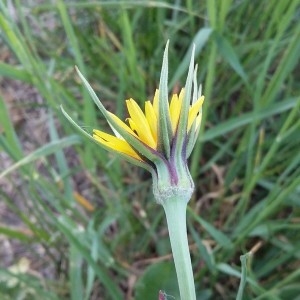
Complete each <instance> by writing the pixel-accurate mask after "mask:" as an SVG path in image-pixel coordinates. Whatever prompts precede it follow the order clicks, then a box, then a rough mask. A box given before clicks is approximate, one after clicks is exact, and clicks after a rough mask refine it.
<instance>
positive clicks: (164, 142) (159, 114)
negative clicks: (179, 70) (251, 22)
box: [63, 43, 204, 203]
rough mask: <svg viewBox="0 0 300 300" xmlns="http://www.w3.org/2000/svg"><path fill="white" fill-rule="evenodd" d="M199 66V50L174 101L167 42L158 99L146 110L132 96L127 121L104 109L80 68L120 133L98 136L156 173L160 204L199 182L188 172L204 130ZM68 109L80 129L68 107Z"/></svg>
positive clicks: (189, 190) (96, 136) (100, 141)
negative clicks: (198, 74) (169, 93)
mask: <svg viewBox="0 0 300 300" xmlns="http://www.w3.org/2000/svg"><path fill="white" fill-rule="evenodd" d="M196 70H197V67H194V50H193V53H192V57H191V62H190V66H189V72H188V77H187V81H186V85H185V88H183V89H182V90H181V91H180V93H179V94H174V95H172V97H171V100H170V101H169V99H168V43H167V46H166V49H165V52H164V58H163V64H162V71H161V78H160V84H159V89H157V90H156V92H155V94H154V98H153V101H152V102H151V101H146V102H145V106H144V109H141V108H140V107H139V105H138V104H137V102H135V101H134V100H133V99H132V98H130V99H128V100H126V105H127V109H128V114H129V117H128V118H127V119H126V120H125V122H123V121H122V120H120V119H119V118H118V117H117V116H116V115H114V114H112V113H111V112H109V111H107V110H106V109H105V108H104V106H103V104H102V103H101V101H100V100H99V99H98V97H97V96H96V94H95V92H94V91H93V89H92V88H91V86H90V85H89V83H88V82H87V80H86V79H85V78H84V77H83V75H82V74H81V73H80V71H79V70H78V69H77V72H78V74H79V76H80V78H81V79H82V81H83V83H84V85H85V86H86V88H87V89H88V91H89V93H90V94H91V96H92V98H93V100H94V102H95V103H96V105H97V106H98V108H99V109H100V110H101V112H102V114H103V115H104V117H105V118H106V119H107V121H108V123H109V125H110V127H111V129H112V131H113V133H114V134H108V133H106V132H104V131H101V130H98V129H94V130H93V135H92V138H93V140H94V141H96V142H97V143H98V144H100V145H101V146H102V147H104V148H105V149H107V150H109V151H113V152H115V153H117V154H118V155H120V156H122V157H124V158H125V159H127V160H128V161H130V162H132V163H134V164H136V165H138V166H141V167H143V168H145V169H147V170H148V171H150V172H151V174H152V177H153V180H154V183H153V190H154V195H155V198H156V200H157V202H159V203H163V202H164V201H166V200H167V199H168V198H170V197H171V196H172V195H173V194H174V193H177V194H178V193H190V194H191V193H192V191H193V187H194V184H193V181H192V179H191V176H190V173H189V171H188V167H187V158H188V157H189V155H190V154H191V151H192V149H193V147H194V145H195V142H196V139H197V136H198V133H199V128H200V124H201V116H202V104H203V101H204V96H202V95H201V89H200V88H198V86H197V79H196ZM63 113H64V114H65V115H66V117H67V118H68V119H69V120H70V121H71V122H72V123H73V124H74V125H75V126H77V128H79V127H78V125H76V123H75V122H74V121H73V120H72V119H71V117H70V116H69V115H68V114H67V113H66V112H65V111H64V110H63ZM79 129H80V128H79ZM80 130H81V131H83V130H82V129H80ZM83 132H84V134H86V135H88V133H86V132H85V131H83ZM89 137H91V136H89Z"/></svg>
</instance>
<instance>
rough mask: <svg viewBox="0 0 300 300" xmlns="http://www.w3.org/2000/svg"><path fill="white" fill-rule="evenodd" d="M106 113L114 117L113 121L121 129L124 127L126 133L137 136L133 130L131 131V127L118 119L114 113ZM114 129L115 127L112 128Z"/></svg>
mask: <svg viewBox="0 0 300 300" xmlns="http://www.w3.org/2000/svg"><path fill="white" fill-rule="evenodd" d="M108 113H109V114H110V116H111V117H112V118H113V119H114V121H115V122H116V123H117V124H118V125H119V126H120V127H122V128H123V129H125V130H126V131H127V132H128V133H130V134H132V135H134V136H135V137H138V136H137V135H136V134H135V132H133V131H132V130H131V128H130V127H129V126H128V125H127V124H125V123H124V122H123V121H122V120H121V119H119V118H118V117H117V116H116V115H114V114H113V113H111V112H109V111H108ZM114 129H115V130H117V129H116V128H114Z"/></svg>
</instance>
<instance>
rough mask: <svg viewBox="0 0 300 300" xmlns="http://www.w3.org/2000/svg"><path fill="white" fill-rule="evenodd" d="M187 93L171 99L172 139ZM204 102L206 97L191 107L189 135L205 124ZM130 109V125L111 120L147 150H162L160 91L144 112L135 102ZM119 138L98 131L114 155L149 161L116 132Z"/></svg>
mask: <svg viewBox="0 0 300 300" xmlns="http://www.w3.org/2000/svg"><path fill="white" fill-rule="evenodd" d="M183 96H184V89H182V90H181V92H180V94H179V95H177V94H174V95H173V96H172V98H171V101H170V104H169V109H168V112H167V113H168V114H169V117H170V121H171V125H172V135H173V136H172V138H174V136H175V135H176V131H177V126H178V122H179V118H180V112H181V107H182V102H183ZM203 101H204V96H201V97H200V98H199V99H198V100H197V101H196V102H195V103H193V104H191V105H190V107H189V113H188V125H187V134H189V131H190V130H191V128H192V125H193V124H195V126H194V127H193V129H192V130H193V131H194V132H197V131H198V129H199V126H200V123H201V115H202V113H201V108H202V104H203ZM126 105H127V109H128V113H129V116H130V117H129V118H127V119H126V121H127V124H126V123H125V122H123V121H121V120H120V119H119V118H118V117H117V116H115V115H113V114H111V117H112V118H113V119H114V120H115V121H116V123H118V125H119V126H121V127H122V128H123V129H124V130H126V131H127V132H128V133H130V134H131V135H132V136H134V137H135V138H137V139H139V140H140V141H141V142H142V143H143V144H144V145H145V146H148V147H150V148H151V149H153V150H155V151H157V150H158V144H159V141H158V136H159V135H158V119H159V118H160V116H159V111H158V107H159V90H156V92H155V95H154V98H153V103H151V102H150V101H146V102H145V109H144V112H143V111H142V110H141V108H140V107H139V106H138V104H137V103H136V102H135V101H134V100H133V99H129V100H126ZM114 132H116V136H115V135H110V134H107V133H105V132H103V131H100V130H97V129H94V130H93V138H94V139H95V140H96V141H97V142H99V143H100V144H102V145H104V146H106V147H108V148H111V149H112V150H113V151H117V152H121V153H123V154H125V155H128V156H131V157H132V158H134V159H137V160H140V161H145V158H143V156H142V155H140V153H139V152H138V151H137V150H135V149H134V148H133V147H132V146H131V145H130V144H129V143H128V142H126V140H125V139H124V138H123V137H122V136H121V135H120V134H118V132H117V130H116V129H115V128H114Z"/></svg>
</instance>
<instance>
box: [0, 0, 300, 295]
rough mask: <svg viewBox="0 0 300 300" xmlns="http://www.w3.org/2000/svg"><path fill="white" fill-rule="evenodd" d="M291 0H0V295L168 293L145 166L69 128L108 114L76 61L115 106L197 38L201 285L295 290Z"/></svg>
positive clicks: (295, 41)
mask: <svg viewBox="0 0 300 300" xmlns="http://www.w3.org/2000/svg"><path fill="white" fill-rule="evenodd" d="M299 4H300V3H299V0H290V1H277V0H268V1H267V0H262V1H261V0H240V1H232V0H223V1H221V0H207V1H192V0H186V1H180V0H178V1H146V0H145V1H109V0H107V1H79V0H78V1H62V0H57V1H50V0H49V1H47V0H44V1H37V0H35V1H34V0H26V1H23V0H22V1H21V0H12V1H1V3H0V8H1V11H0V28H1V36H2V40H1V44H0V56H1V62H0V75H1V82H0V83H1V96H0V131H1V132H0V133H1V136H0V154H1V158H0V168H1V169H0V178H1V179H0V184H1V189H0V198H1V199H0V243H1V247H0V258H1V267H2V268H1V269H0V298H1V299H45V300H48V299H72V300H77V299H78V300H82V299H113V300H119V299H137V300H139V299H158V290H159V289H161V290H163V291H165V293H166V294H168V295H169V299H173V298H172V297H171V296H174V297H177V298H176V299H178V296H177V295H178V294H177V293H178V292H177V287H176V280H175V279H174V273H173V272H174V271H173V263H172V258H171V256H170V245H169V240H168V234H167V231H166V223H165V219H164V215H163V210H162V208H161V207H159V206H158V205H157V204H156V203H154V201H153V197H152V191H151V179H150V177H149V174H146V173H145V172H144V171H143V170H140V169H137V168H135V167H133V166H131V165H129V164H127V163H125V162H123V161H120V160H118V159H116V158H115V157H114V156H113V155H111V154H110V153H107V152H105V151H103V150H102V149H100V148H99V147H98V146H97V145H95V144H93V143H90V142H88V141H87V140H85V139H84V138H83V137H80V136H79V135H78V134H77V133H76V132H75V131H74V128H72V127H71V126H70V125H69V124H68V122H67V121H66V120H65V118H64V117H63V116H62V113H61V111H60V109H59V105H60V104H62V105H63V106H64V107H65V109H66V110H67V111H68V112H70V113H71V114H72V116H73V117H74V118H75V119H76V120H78V122H79V123H80V124H82V126H85V128H87V130H90V131H91V130H92V128H95V127H96V128H106V129H108V128H107V127H106V125H105V121H104V119H103V117H102V116H101V115H100V114H99V112H98V111H97V110H96V109H95V107H94V105H93V103H92V101H91V99H90V98H89V96H88V95H87V93H86V92H85V91H84V89H83V87H82V85H81V83H80V81H79V79H78V77H77V75H76V74H75V72H74V65H77V66H79V68H80V70H81V71H82V72H83V73H84V74H85V76H86V78H88V79H89V81H90V82H91V84H92V85H93V87H94V89H95V90H96V92H97V93H98V95H99V97H100V99H102V101H103V102H104V103H105V105H106V107H107V108H109V109H110V110H111V111H113V112H115V113H116V114H118V115H119V116H123V117H126V111H124V100H125V99H127V98H128V97H132V98H134V99H136V100H137V101H138V102H140V103H143V102H144V100H146V99H151V98H152V96H153V94H154V91H155V88H156V87H157V85H158V80H159V72H160V67H161V62H162V52H163V49H164V46H165V44H166V41H167V39H170V52H169V57H170V91H171V90H172V91H176V90H178V89H179V88H180V87H181V86H183V85H184V80H185V75H186V70H187V64H188V59H187V58H189V53H190V52H189V51H190V49H191V45H192V44H193V43H195V44H196V51H197V56H196V61H197V63H198V66H199V79H200V81H202V82H203V91H204V95H205V97H206V100H205V104H204V112H203V113H204V117H203V123H202V124H203V125H202V132H201V134H200V138H199V141H198V143H197V145H196V149H195V150H194V152H193V155H192V157H191V159H190V161H189V163H190V168H191V172H192V175H193V178H194V180H195V185H196V190H195V193H194V197H193V199H192V201H191V202H190V205H189V211H188V228H189V238H190V249H191V253H192V261H193V268H194V273H195V281H196V288H197V294H198V299H201V300H202V299H235V297H236V294H237V289H238V285H239V276H240V270H241V262H240V258H239V257H240V255H242V254H245V253H247V252H248V251H250V250H251V249H252V250H253V253H254V255H253V258H252V261H251V267H250V269H249V274H248V275H249V280H248V282H247V285H246V289H245V292H244V298H243V299H272V300H273V299H277V300H279V299H300V298H299V295H300V286H299V280H300V263H299V257H300V200H299V199H300V168H299V164H300V151H299V147H300V118H299V112H300V111H299V106H300V98H299V91H300V84H299V76H300V73H299V55H300V22H299V18H300V9H299Z"/></svg>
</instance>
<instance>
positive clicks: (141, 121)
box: [126, 99, 157, 149]
mask: <svg viewBox="0 0 300 300" xmlns="http://www.w3.org/2000/svg"><path fill="white" fill-rule="evenodd" d="M126 104H127V108H128V112H129V115H130V117H131V120H132V122H133V123H134V130H135V131H136V133H137V135H138V137H139V139H140V140H141V141H143V142H144V143H145V144H146V145H148V146H149V147H151V148H153V149H156V146H157V145H156V141H155V140H154V138H153V136H152V132H151V129H150V126H149V124H148V121H147V119H146V117H145V115H144V113H143V111H142V110H141V109H140V107H139V106H138V104H137V103H136V102H135V101H134V100H133V99H130V100H126Z"/></svg>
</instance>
